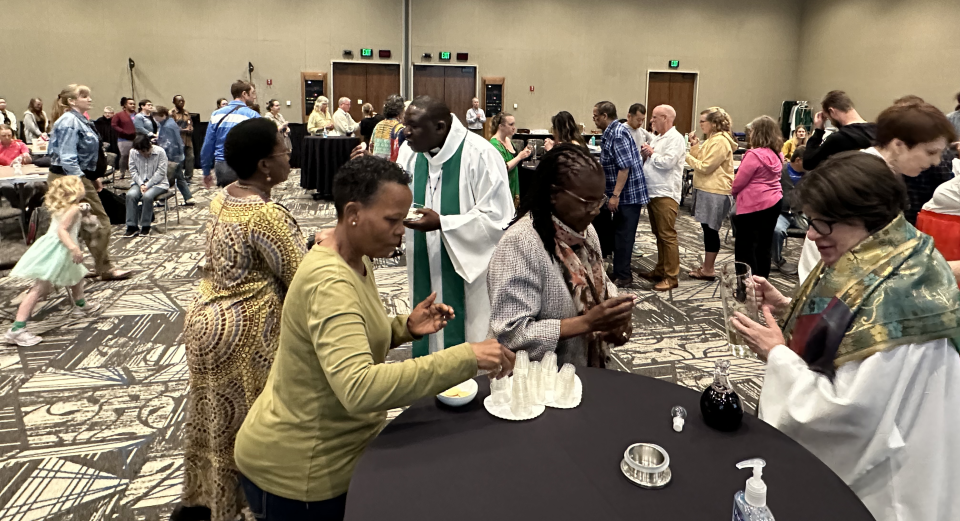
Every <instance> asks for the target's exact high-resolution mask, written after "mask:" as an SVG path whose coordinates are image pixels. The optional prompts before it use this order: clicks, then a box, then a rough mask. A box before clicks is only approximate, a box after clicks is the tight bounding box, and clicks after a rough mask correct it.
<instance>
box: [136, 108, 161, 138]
mask: <svg viewBox="0 0 960 521" xmlns="http://www.w3.org/2000/svg"><path fill="white" fill-rule="evenodd" d="M133 128H135V129H136V130H137V134H144V135H145V136H147V137H150V138H153V137H157V135H156V134H154V133H153V119H151V118H148V117H147V116H144V115H143V112H138V113H137V115H136V116H134V117H133Z"/></svg>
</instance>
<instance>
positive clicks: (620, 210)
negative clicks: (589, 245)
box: [613, 204, 643, 280]
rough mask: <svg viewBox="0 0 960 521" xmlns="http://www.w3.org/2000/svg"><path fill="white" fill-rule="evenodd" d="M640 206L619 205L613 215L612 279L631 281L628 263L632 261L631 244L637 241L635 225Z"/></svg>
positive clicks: (638, 221)
mask: <svg viewBox="0 0 960 521" xmlns="http://www.w3.org/2000/svg"><path fill="white" fill-rule="evenodd" d="M642 209H643V205H642V204H621V205H620V206H619V207H617V211H616V212H615V213H614V214H613V278H614V280H618V279H627V280H633V272H631V271H630V261H632V260H633V243H635V242H636V241H637V225H638V224H640V210H642Z"/></svg>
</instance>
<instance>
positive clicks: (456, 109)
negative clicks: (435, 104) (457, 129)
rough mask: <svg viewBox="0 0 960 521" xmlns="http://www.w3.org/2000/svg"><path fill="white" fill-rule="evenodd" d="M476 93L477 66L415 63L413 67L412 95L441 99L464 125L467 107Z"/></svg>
mask: <svg viewBox="0 0 960 521" xmlns="http://www.w3.org/2000/svg"><path fill="white" fill-rule="evenodd" d="M476 95H477V68H476V67H457V66H445V65H416V66H414V68H413V97H414V98H416V97H418V96H430V97H431V98H433V99H437V100H441V101H443V102H444V103H446V104H447V106H448V107H450V111H451V112H453V113H454V114H456V115H457V117H458V118H460V122H461V123H463V124H464V125H466V119H467V109H469V108H470V101H471V100H472V99H473V97H474V96H476Z"/></svg>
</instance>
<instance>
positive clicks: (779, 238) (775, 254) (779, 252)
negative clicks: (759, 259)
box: [770, 214, 790, 264]
mask: <svg viewBox="0 0 960 521" xmlns="http://www.w3.org/2000/svg"><path fill="white" fill-rule="evenodd" d="M789 227H790V219H787V217H786V216H785V215H783V214H780V217H777V226H776V227H774V229H773V246H772V247H771V248H770V258H771V259H773V262H776V263H777V264H780V263H781V262H783V243H785V242H787V228H789Z"/></svg>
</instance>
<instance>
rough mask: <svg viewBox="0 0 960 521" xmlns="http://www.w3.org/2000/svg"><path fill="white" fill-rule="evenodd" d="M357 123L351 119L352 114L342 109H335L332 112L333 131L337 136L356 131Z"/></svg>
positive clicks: (347, 134)
mask: <svg viewBox="0 0 960 521" xmlns="http://www.w3.org/2000/svg"><path fill="white" fill-rule="evenodd" d="M359 126H360V124H359V123H357V122H356V121H354V120H353V116H351V115H350V113H349V112H345V111H344V110H343V109H337V111H336V112H334V113H333V131H334V132H335V135H338V136H349V135H350V134H353V133H354V132H356V131H357V128H358V127H359Z"/></svg>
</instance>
